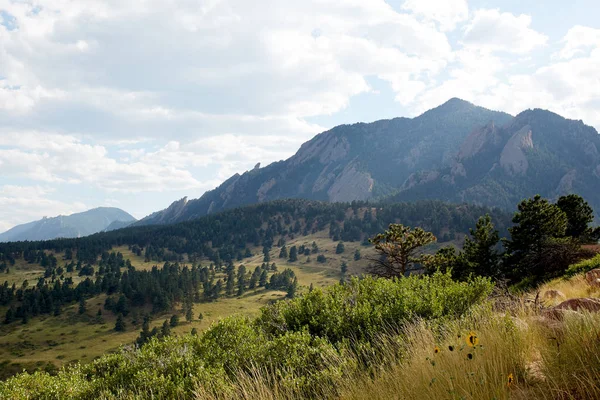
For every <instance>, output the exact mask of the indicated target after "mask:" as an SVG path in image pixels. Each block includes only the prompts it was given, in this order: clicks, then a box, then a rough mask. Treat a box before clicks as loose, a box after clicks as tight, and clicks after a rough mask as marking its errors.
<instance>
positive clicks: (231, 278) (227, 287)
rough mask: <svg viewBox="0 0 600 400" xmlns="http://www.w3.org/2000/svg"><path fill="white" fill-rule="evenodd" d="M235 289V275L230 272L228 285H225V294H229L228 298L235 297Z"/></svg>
mask: <svg viewBox="0 0 600 400" xmlns="http://www.w3.org/2000/svg"><path fill="white" fill-rule="evenodd" d="M234 289H235V275H234V274H233V271H229V274H228V275H227V283H226V285H225V293H227V296H233V291H234Z"/></svg>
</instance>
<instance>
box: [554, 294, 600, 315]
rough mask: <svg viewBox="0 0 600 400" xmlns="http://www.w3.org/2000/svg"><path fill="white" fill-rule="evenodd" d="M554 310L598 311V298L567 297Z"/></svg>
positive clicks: (599, 305)
mask: <svg viewBox="0 0 600 400" xmlns="http://www.w3.org/2000/svg"><path fill="white" fill-rule="evenodd" d="M554 309H555V310H572V311H590V312H598V311H600V299H596V298H590V297H587V298H585V297H584V298H578V299H569V300H566V301H563V302H562V303H560V304H559V305H557V306H556V307H554Z"/></svg>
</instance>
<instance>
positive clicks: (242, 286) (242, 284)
mask: <svg viewBox="0 0 600 400" xmlns="http://www.w3.org/2000/svg"><path fill="white" fill-rule="evenodd" d="M244 293H246V267H245V266H243V265H240V267H239V268H238V291H237V295H238V296H241V295H243V294H244Z"/></svg>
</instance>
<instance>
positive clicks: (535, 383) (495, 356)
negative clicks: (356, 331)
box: [195, 307, 600, 400]
mask: <svg viewBox="0 0 600 400" xmlns="http://www.w3.org/2000/svg"><path fill="white" fill-rule="evenodd" d="M471 333H475V334H476V335H477V340H478V344H477V345H476V346H470V345H469V344H467V339H468V337H469V335H470V334H471ZM375 346H376V347H377V351H376V352H374V354H376V355H374V356H373V357H376V358H377V359H375V358H374V359H372V360H371V361H372V362H373V367H372V368H368V369H358V370H356V371H355V372H353V373H348V374H347V375H345V376H342V377H340V378H339V379H338V380H337V381H335V382H331V381H330V382H328V384H327V385H325V386H323V387H321V388H320V394H319V396H317V397H318V398H321V399H327V398H331V399H334V398H336V399H338V398H339V399H347V400H350V399H352V400H362V399H365V400H367V399H368V400H375V399H382V400H383V399H386V400H387V399H414V400H420V399H424V400H434V399H435V400H437V399H465V400H486V399H489V400H492V399H497V400H501V399H516V400H526V399H527V400H528V399H532V400H536V399H540V400H550V399H565V400H566V399H569V400H580V399H581V400H586V399H589V400H592V399H599V398H600V315H598V314H573V315H569V316H567V317H566V319H565V320H564V322H563V323H560V324H556V323H550V321H546V320H544V319H542V318H541V317H540V316H539V315H537V313H536V312H535V311H534V310H527V309H521V310H520V312H518V315H508V314H504V315H502V314H497V313H493V312H491V311H490V309H489V308H485V307H481V308H479V309H478V310H475V311H474V312H472V313H471V314H470V315H468V316H466V317H464V318H461V319H459V320H456V321H451V322H445V323H443V324H438V323H435V322H434V323H432V322H427V321H417V322H415V323H413V324H411V325H409V326H406V327H405V328H404V329H403V331H402V332H401V333H400V334H394V335H385V336H381V337H380V338H379V340H378V343H377V344H375ZM469 354H470V355H471V356H469ZM351 357H355V361H354V362H355V363H359V362H360V361H361V360H359V359H358V358H360V355H358V354H354V355H352V356H351ZM335 361H336V360H334V359H331V360H330V362H333V363H335ZM346 361H347V360H346ZM232 387H233V389H232V390H231V391H229V392H227V393H225V392H211V391H209V390H207V389H206V388H203V387H198V389H197V390H196V392H195V395H196V398H197V399H202V400H216V399H219V400H233V399H264V400H275V399H286V400H296V399H302V398H306V397H304V396H303V394H302V393H301V392H300V391H298V390H295V389H294V388H293V387H291V386H289V385H285V384H283V383H282V381H281V380H280V379H278V378H277V374H274V373H273V372H272V371H267V370H265V369H259V368H256V369H253V370H252V371H250V372H248V371H246V372H240V373H239V374H238V375H237V378H236V380H235V384H234V385H233V386H232Z"/></svg>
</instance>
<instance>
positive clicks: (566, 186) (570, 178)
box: [556, 169, 577, 196]
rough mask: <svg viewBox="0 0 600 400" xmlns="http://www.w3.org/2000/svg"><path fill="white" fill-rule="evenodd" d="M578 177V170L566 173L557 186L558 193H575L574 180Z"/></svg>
mask: <svg viewBox="0 0 600 400" xmlns="http://www.w3.org/2000/svg"><path fill="white" fill-rule="evenodd" d="M576 178H577V171H576V170H574V169H573V170H571V171H569V172H567V173H566V174H565V176H563V177H562V178H561V180H560V182H559V183H558V187H557V188H556V195H557V196H563V195H566V194H569V193H573V182H575V179H576Z"/></svg>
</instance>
